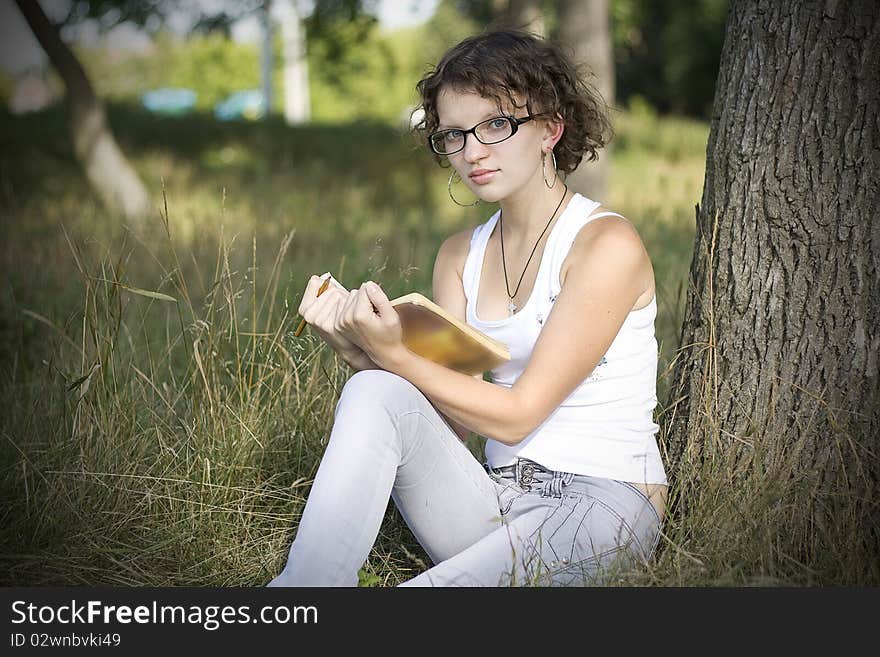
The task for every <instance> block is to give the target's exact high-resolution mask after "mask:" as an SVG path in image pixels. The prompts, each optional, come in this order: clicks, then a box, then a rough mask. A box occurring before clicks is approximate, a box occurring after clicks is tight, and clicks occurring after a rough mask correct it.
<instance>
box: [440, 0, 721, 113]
mask: <svg viewBox="0 0 880 657" xmlns="http://www.w3.org/2000/svg"><path fill="white" fill-rule="evenodd" d="M499 4H500V5H501V6H503V4H504V3H503V2H502V3H499V2H497V0H442V2H441V4H440V10H441V11H443V12H446V13H447V14H456V15H457V16H458V17H459V19H464V17H467V20H468V21H471V22H473V23H475V24H477V25H487V24H489V23H490V22H491V21H492V19H493V17H494V16H495V11H496V7H498V6H499ZM538 4H539V5H540V7H541V11H542V14H543V17H544V24H545V26H546V29H547V32H548V34H549V35H550V36H551V37H553V36H554V34H555V33H556V31H557V26H558V23H559V20H560V17H559V13H558V7H557V4H556V3H554V2H549V1H547V0H545V1H543V2H539V3H538ZM728 4H729V0H693V1H692V2H676V1H675V0H611V3H610V12H611V16H610V19H611V32H612V34H611V38H612V43H613V47H614V59H615V72H616V75H615V82H616V87H617V99H616V102H617V104H619V105H622V106H625V105H626V104H627V103H628V102H629V100H630V99H631V98H632V97H633V96H640V97H641V98H643V99H644V100H646V101H647V102H648V103H650V104H651V105H653V106H654V107H655V108H656V109H657V110H659V111H660V112H663V113H676V114H687V115H692V116H697V117H703V118H708V117H709V114H710V111H711V107H712V99H713V96H714V92H715V80H716V78H717V77H718V64H719V62H720V59H721V47H722V45H723V43H724V24H725V20H726V18H727V8H728ZM447 20H448V19H447ZM453 43H454V41H453Z"/></svg>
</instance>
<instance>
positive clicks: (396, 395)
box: [270, 30, 667, 586]
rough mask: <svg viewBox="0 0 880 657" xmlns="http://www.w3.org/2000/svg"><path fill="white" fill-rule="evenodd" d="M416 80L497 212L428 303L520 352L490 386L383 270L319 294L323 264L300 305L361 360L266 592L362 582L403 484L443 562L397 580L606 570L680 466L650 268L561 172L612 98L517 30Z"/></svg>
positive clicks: (568, 581)
mask: <svg viewBox="0 0 880 657" xmlns="http://www.w3.org/2000/svg"><path fill="white" fill-rule="evenodd" d="M418 89H419V92H420V94H421V100H422V107H423V108H424V111H425V116H424V120H423V125H422V126H421V127H422V128H423V129H424V134H425V135H426V136H427V142H428V146H429V147H430V148H431V150H432V151H433V152H434V153H435V155H436V156H437V158H438V160H440V159H446V160H448V163H449V164H450V165H451V168H452V175H451V176H450V179H449V193H450V197H451V198H452V200H453V201H454V202H456V203H459V204H462V203H461V202H460V201H459V200H457V199H460V198H462V197H465V195H466V194H467V192H465V191H464V190H462V189H461V188H462V187H466V188H467V190H469V192H470V193H471V195H470V198H473V195H476V197H477V198H478V199H479V200H483V201H489V202H497V203H498V204H499V205H500V209H499V210H498V212H496V213H495V214H493V215H492V216H491V217H490V218H489V220H488V221H486V222H485V223H483V224H481V225H479V226H477V227H476V229H468V230H465V231H462V232H460V233H458V234H455V235H452V236H451V237H449V238H448V239H447V240H446V241H445V242H444V243H443V244H442V245H441V247H440V249H439V252H438V254H437V258H436V262H435V265H434V271H433V294H434V299H435V301H436V302H437V303H438V304H439V305H441V306H443V307H444V308H445V309H447V310H448V311H449V312H450V313H452V314H453V315H455V316H457V317H459V318H461V319H462V320H464V321H467V323H469V324H470V325H472V326H474V327H476V328H478V329H480V330H481V331H483V332H485V333H486V334H488V335H490V336H492V337H494V338H497V339H499V340H501V341H502V342H504V343H506V344H507V345H508V346H509V348H510V352H511V356H512V358H511V360H510V361H509V362H507V363H505V364H503V365H502V366H500V367H498V368H496V369H495V370H493V371H492V381H491V382H488V381H484V380H483V377H482V376H479V375H478V376H475V377H469V376H467V375H464V374H461V373H458V372H455V371H453V370H450V369H447V368H445V367H442V366H440V365H437V364H436V363H433V362H431V361H428V360H426V359H424V358H421V357H420V356H417V355H416V354H413V353H412V352H410V351H409V350H408V349H406V347H405V346H404V345H403V344H402V342H401V328H400V323H399V321H398V318H397V315H396V313H395V311H394V309H393V308H392V306H391V305H390V303H389V300H388V297H387V296H386V295H385V293H384V292H383V291H382V290H381V289H380V288H379V287H378V286H377V285H376V284H375V283H373V282H371V281H368V282H366V283H365V284H364V285H362V286H361V287H360V288H358V289H356V290H352V291H351V292H349V293H348V294H346V293H344V292H342V291H339V290H336V289H334V288H333V287H332V286H331V288H330V289H329V290H328V291H327V292H326V293H324V294H322V295H321V296H316V293H317V290H318V286H319V285H320V283H321V280H320V279H319V278H318V277H312V279H311V280H310V281H309V283H308V285H307V287H306V289H305V292H304V294H303V300H302V303H301V305H300V308H299V312H300V314H301V315H302V316H303V318H304V319H305V320H306V321H307V322H308V323H309V324H311V325H312V327H313V328H314V329H315V330H317V331H318V333H319V335H321V337H322V338H323V339H325V340H326V341H327V342H328V343H329V344H330V345H331V346H332V347H333V348H334V349H336V350H337V351H338V352H339V353H340V354H341V355H342V357H343V358H344V359H345V360H346V362H347V363H349V364H350V365H351V366H352V367H353V368H354V369H356V370H358V371H357V372H356V373H355V374H354V375H353V376H352V377H351V378H350V379H349V380H348V382H347V383H346V385H345V387H344V388H343V390H342V394H341V396H340V399H339V402H338V404H337V406H336V412H335V421H334V425H333V430H332V432H331V435H330V440H329V442H328V445H327V448H326V452H325V453H324V456H323V458H322V461H321V464H320V467H319V469H318V473H317V476H316V478H315V482H314V484H313V486H312V489H311V492H310V494H309V498H308V501H307V503H306V507H305V510H304V513H303V516H302V521H301V522H300V525H299V528H298V532H297V535H296V538H295V540H294V542H293V545H292V546H291V548H290V553H289V556H288V560H287V565H286V567H285V568H284V570H283V572H281V574H279V575H278V576H277V577H276V578H275V579H273V580H272V582H270V586H312V585H318V586H332V585H343V586H346V585H347V586H354V585H356V584H357V573H358V570H359V568H360V567H361V566H362V564H363V562H364V561H365V560H366V558H367V556H368V554H369V551H370V549H371V547H372V546H373V543H374V541H375V539H376V536H377V534H378V531H379V528H380V525H381V522H382V519H383V517H384V513H385V510H386V506H387V503H388V498H389V496H391V498H392V499H393V500H394V503H395V504H396V505H397V508H398V509H399V510H400V512H401V515H402V516H403V518H404V519H405V520H406V522H407V524H408V525H409V527H410V529H411V530H412V531H413V533H414V534H415V536H416V538H417V539H418V541H419V543H420V544H421V545H422V546H423V547H424V549H425V551H426V552H427V553H428V555H429V556H430V557H431V560H432V561H433V564H434V565H433V567H431V568H430V569H428V570H427V571H425V572H423V573H421V574H420V575H418V576H417V577H415V578H413V579H411V580H409V581H407V582H405V584H404V585H411V586H511V585H515V586H520V585H564V586H580V585H584V584H591V583H595V582H601V581H607V580H605V579H603V578H604V577H606V576H607V575H608V574H609V573H611V572H612V571H613V569H612V568H611V567H612V566H620V565H630V564H631V563H632V562H633V560H636V561H643V560H646V559H648V558H650V556H651V555H652V553H653V551H654V549H655V547H656V544H657V541H658V537H659V533H660V526H661V522H662V517H663V513H664V504H665V493H666V483H667V480H666V475H665V471H664V468H663V464H662V462H661V459H660V454H659V450H658V448H657V443H656V440H655V434H656V431H657V430H658V428H659V427H658V426H657V425H656V424H655V423H654V422H653V417H652V415H653V411H654V407H655V405H656V375H657V343H656V340H655V338H654V318H655V316H656V312H657V304H656V300H655V294H654V276H653V271H652V268H651V262H650V260H649V258H648V255H647V253H646V251H645V248H644V246H643V245H642V242H641V240H640V238H639V236H638V234H637V232H636V230H635V229H634V228H633V226H632V225H631V224H630V223H629V222H628V221H626V220H625V219H624V218H623V217H621V216H620V215H618V214H615V213H612V212H607V211H604V209H603V208H602V207H601V206H600V203H599V202H597V201H593V200H590V199H588V198H585V197H584V196H581V195H580V194H577V193H573V192H572V191H571V190H569V189H568V188H567V186H566V184H565V183H564V181H563V175H564V174H565V173H569V172H571V171H573V170H574V169H575V167H576V166H577V165H578V164H579V163H580V161H581V160H582V158H583V157H584V155H588V156H589V159H590V160H594V159H596V157H597V150H598V149H600V148H601V147H602V146H604V144H605V142H606V141H607V134H608V133H609V124H608V119H607V115H606V108H605V106H604V104H603V103H602V102H601V100H600V99H599V97H598V94H596V93H595V92H594V91H592V90H591V89H590V88H589V87H588V86H586V85H585V83H584V82H583V81H581V80H580V78H579V77H578V74H577V72H576V70H575V68H574V67H573V65H572V63H571V62H570V61H568V60H567V59H566V57H565V56H564V54H563V53H561V52H560V50H559V49H557V48H556V47H555V46H553V45H552V44H550V43H547V42H545V41H543V40H540V39H538V38H536V37H534V36H531V35H529V34H526V33H522V32H517V31H510V30H504V31H493V32H488V33H484V34H482V35H479V36H475V37H471V38H468V39H466V40H465V41H463V42H462V43H460V44H459V45H457V46H455V47H454V48H452V49H451V50H450V51H449V52H448V53H447V54H446V55H445V56H444V57H443V59H442V60H441V61H440V63H439V64H438V66H437V68H436V69H435V70H434V71H433V72H432V73H431V74H429V75H428V76H426V77H425V78H424V79H423V80H421V81H420V82H419V85H418ZM457 179H460V181H463V182H464V184H463V185H461V184H459V181H458V180H457ZM469 432H474V433H476V434H479V435H482V436H485V437H486V438H487V443H486V463H485V464H484V465H481V464H480V463H479V462H478V461H477V460H476V459H474V457H473V456H472V454H471V452H470V451H469V450H468V449H467V447H466V446H465V445H464V444H463V443H462V441H463V440H465V439H466V438H467V437H468V435H469Z"/></svg>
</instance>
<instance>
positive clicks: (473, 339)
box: [322, 272, 510, 375]
mask: <svg viewBox="0 0 880 657" xmlns="http://www.w3.org/2000/svg"><path fill="white" fill-rule="evenodd" d="M323 276H330V282H331V283H332V284H334V285H336V286H337V287H338V288H339V289H341V290H343V291H345V292H347V291H348V290H346V289H345V287H344V286H343V285H342V284H341V283H339V282H338V281H337V280H336V279H335V278H333V276H332V275H331V274H330V272H327V273H325V274H324V275H323ZM323 276H322V278H323ZM391 305H392V306H394V309H395V310H396V311H397V314H398V316H399V317H400V324H401V327H402V329H403V343H404V344H405V345H406V347H407V349H409V350H410V351H412V352H413V353H416V354H418V355H419V356H422V357H423V358H427V359H428V360H430V361H433V362H435V363H439V364H440V365H443V366H445V367H448V368H450V369H453V370H456V371H458V372H462V373H463V374H470V375H476V374H482V373H483V372H486V371H488V370H491V369H494V368H495V367H497V366H498V365H501V364H502V363H506V362H507V361H509V360H510V350H509V349H508V348H507V345H505V344H504V343H502V342H499V341H498V340H496V339H494V338H492V337H490V336H488V335H486V334H485V333H483V332H482V331H480V330H478V329H475V328H474V327H473V326H470V325H469V324H467V323H466V322H463V321H461V320H460V319H458V318H457V317H455V316H453V315H451V314H450V313H448V312H447V311H446V310H445V309H444V308H442V307H441V306H439V305H437V304H436V303H434V302H433V301H431V300H430V299H429V298H427V297H426V296H424V295H423V294H419V293H418V292H410V293H409V294H405V295H403V296H400V297H397V298H396V299H392V300H391Z"/></svg>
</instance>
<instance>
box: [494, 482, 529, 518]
mask: <svg viewBox="0 0 880 657" xmlns="http://www.w3.org/2000/svg"><path fill="white" fill-rule="evenodd" d="M496 489H497V490H498V509H499V510H500V511H501V515H502V516H505V515H507V514H508V513H509V512H510V508H511V507H512V506H513V503H514V502H516V501H517V500H518V499H519V498H521V497H522V496H523V495H525V491H523V489H522V488H520V487H519V486H517V485H516V482H514V481H513V480H510V479H507V480H505V479H501V480H500V481H496Z"/></svg>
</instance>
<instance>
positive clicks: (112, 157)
mask: <svg viewBox="0 0 880 657" xmlns="http://www.w3.org/2000/svg"><path fill="white" fill-rule="evenodd" d="M15 1H16V4H17V5H18V8H19V9H20V10H21V13H22V14H23V15H24V17H25V20H27V22H28V25H29V26H30V28H31V30H32V31H33V33H34V36H35V37H36V38H37V40H38V41H39V42H40V45H41V46H42V48H43V50H45V51H46V55H47V56H48V57H49V61H51V62H52V66H53V67H54V68H55V70H56V71H57V72H58V75H59V76H60V77H61V79H62V81H63V82H64V87H65V90H66V100H67V106H68V112H69V118H70V134H71V137H72V140H73V151H74V153H75V154H76V158H77V160H79V162H80V164H81V166H82V168H83V171H84V172H85V175H86V179H87V180H88V181H89V184H90V185H91V186H92V188H93V189H94V190H95V191H96V192H97V193H98V195H99V196H100V197H101V199H102V200H103V201H104V203H105V204H106V205H107V206H108V207H110V208H112V209H115V210H119V211H121V212H122V214H123V215H124V216H125V218H126V219H127V220H128V221H129V222H131V223H133V224H138V223H140V221H141V220H142V219H143V218H144V217H145V216H146V214H147V213H148V212H149V210H150V200H149V196H148V194H147V190H146V188H145V187H144V184H143V183H142V182H141V179H140V178H139V177H138V175H137V173H136V172H135V170H134V168H133V167H132V166H131V164H129V162H128V160H127V159H126V157H125V155H124V154H123V153H122V151H121V150H120V148H119V146H118V144H117V143H116V138H115V137H114V135H113V131H112V130H111V128H110V124H109V123H108V122H107V113H106V111H105V110H104V105H103V103H102V102H101V101H100V100H99V99H98V97H97V96H96V95H95V92H94V90H93V88H92V84H91V82H89V78H88V76H87V75H86V73H85V71H84V70H83V67H82V66H81V65H80V63H79V61H78V60H77V58H76V56H75V55H74V54H73V52H72V51H71V49H70V48H69V47H68V46H67V44H65V43H64V41H63V40H62V39H61V36H60V34H59V32H58V28H57V27H55V26H54V25H53V24H52V23H51V22H50V21H49V19H48V17H47V16H46V14H45V13H44V12H43V10H42V8H41V7H40V5H39V3H37V2H36V1H33V0H30V1H29V0H15Z"/></svg>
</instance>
